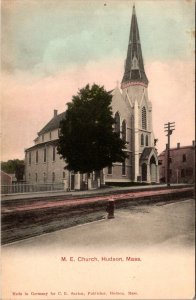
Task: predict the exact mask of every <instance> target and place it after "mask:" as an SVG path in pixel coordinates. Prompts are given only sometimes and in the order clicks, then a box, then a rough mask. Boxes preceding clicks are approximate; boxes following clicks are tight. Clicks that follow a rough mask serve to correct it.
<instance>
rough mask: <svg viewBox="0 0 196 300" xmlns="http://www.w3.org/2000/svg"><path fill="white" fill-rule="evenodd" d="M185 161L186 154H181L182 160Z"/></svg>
mask: <svg viewBox="0 0 196 300" xmlns="http://www.w3.org/2000/svg"><path fill="white" fill-rule="evenodd" d="M185 161H186V154H183V155H182V162H185Z"/></svg>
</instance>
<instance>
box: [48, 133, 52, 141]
mask: <svg viewBox="0 0 196 300" xmlns="http://www.w3.org/2000/svg"><path fill="white" fill-rule="evenodd" d="M49 136H50V140H51V139H52V132H51V131H50V133H49Z"/></svg>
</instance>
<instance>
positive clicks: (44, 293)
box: [2, 199, 195, 300]
mask: <svg viewBox="0 0 196 300" xmlns="http://www.w3.org/2000/svg"><path fill="white" fill-rule="evenodd" d="M194 204H195V201H194V200H193V199H187V200H175V202H170V203H168V204H166V203H164V202H159V203H156V204H149V205H132V206H127V207H126V208H120V209H118V210H116V211H115V218H114V219H106V218H104V219H102V220H99V221H94V222H91V223H86V224H82V225H78V226H75V227H70V228H67V229H62V230H58V231H55V232H52V233H47V234H43V235H40V236H36V237H32V238H29V239H26V240H21V241H19V242H15V243H12V244H9V245H4V246H3V247H2V262H3V264H2V274H3V277H2V282H3V285H2V286H3V292H2V293H3V299H11V300H13V299H14V300H32V299H38V300H49V299H50V300H54V299H55V300H69V299H106V298H107V299H163V298H164V299H168V300H169V299H192V298H193V296H194V222H195V216H194V212H195V210H194ZM105 217H106V215H105ZM57 219H58V218H57ZM62 257H63V260H62ZM127 257H128V259H127ZM113 258H114V259H116V258H117V259H119V261H118V260H117V261H111V259H113ZM130 258H131V259H134V260H135V259H136V260H135V261H134V260H133V261H132V260H130ZM108 259H109V260H108ZM8 282H9V284H8ZM13 293H15V294H13Z"/></svg>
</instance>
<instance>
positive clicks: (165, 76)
mask: <svg viewBox="0 0 196 300" xmlns="http://www.w3.org/2000/svg"><path fill="white" fill-rule="evenodd" d="M134 3H135V7H136V14H137V20H138V25H139V31H140V40H141V46H142V53H143V58H144V64H145V71H146V74H147V77H148V79H149V87H148V95H149V99H150V101H151V102H152V113H153V128H154V135H155V137H156V138H158V143H157V148H158V151H159V153H160V152H161V151H163V150H164V148H165V144H166V143H167V137H166V136H165V133H164V124H165V123H167V122H175V128H176V129H175V131H174V132H173V134H172V136H171V147H175V146H176V144H177V142H180V144H181V145H182V146H183V145H190V144H192V140H194V139H195V132H194V130H195V111H194V109H195V103H194V99H195V95H194V90H195V83H194V71H195V65H194V50H195V48H194V44H195V40H194V38H195V37H194V28H195V26H194V23H195V20H194V1H193V0H160V1H159V0H156V1H155V0H152V1H151V0H135V1H134ZM132 6H133V1H131V0H124V1H123V0H121V1H120V0H113V1H106V0H105V1H102V0H94V1H93V0H91V1H88V0H72V1H69V0H28V1H27V0H1V35H2V46H1V82H2V84H1V120H2V121H1V136H2V142H1V145H2V146H1V160H2V161H6V160H8V159H16V158H19V159H23V158H24V150H25V148H28V147H30V146H32V145H33V143H34V142H33V141H34V139H35V138H36V136H37V132H39V131H40V130H41V129H42V127H44V125H45V124H46V123H47V122H48V121H49V120H50V119H51V118H52V117H53V110H54V109H57V110H58V112H59V113H61V112H63V111H64V110H65V109H66V103H67V102H70V101H71V98H72V96H73V95H75V94H77V92H78V89H79V88H82V87H84V86H85V85H86V84H87V83H90V84H93V83H97V84H100V85H103V86H104V87H105V88H106V89H107V90H111V89H113V88H115V87H116V85H117V84H118V83H117V82H121V80H122V76H123V71H124V61H125V59H126V53H127V47H128V38H129V31H130V22H131V15H132Z"/></svg>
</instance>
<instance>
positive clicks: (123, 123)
mask: <svg viewBox="0 0 196 300" xmlns="http://www.w3.org/2000/svg"><path fill="white" fill-rule="evenodd" d="M126 131H127V126H126V121H125V120H124V121H123V122H122V140H123V141H124V142H126V135H127V132H126Z"/></svg>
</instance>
